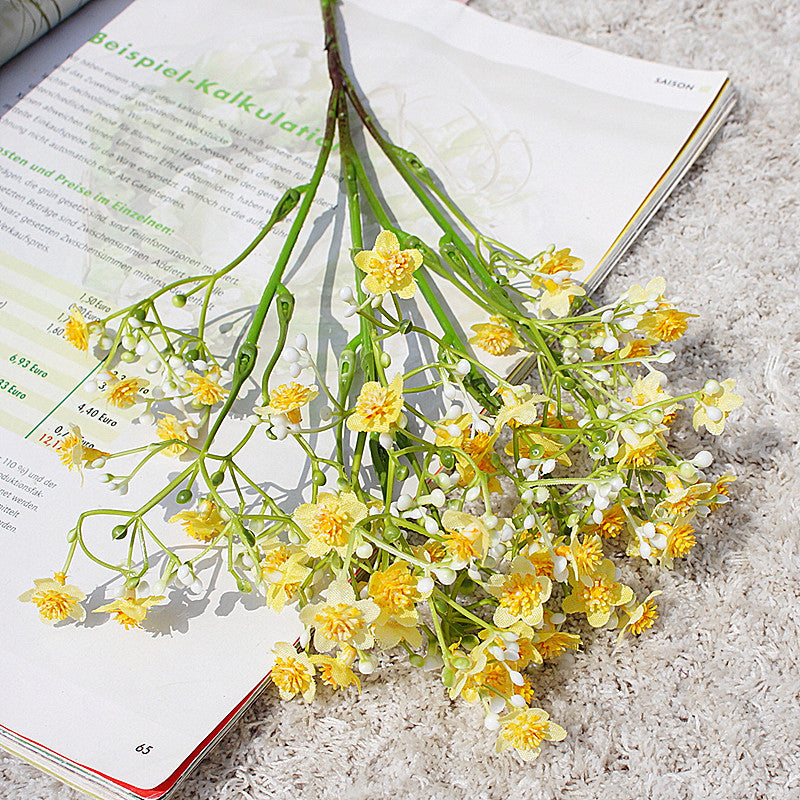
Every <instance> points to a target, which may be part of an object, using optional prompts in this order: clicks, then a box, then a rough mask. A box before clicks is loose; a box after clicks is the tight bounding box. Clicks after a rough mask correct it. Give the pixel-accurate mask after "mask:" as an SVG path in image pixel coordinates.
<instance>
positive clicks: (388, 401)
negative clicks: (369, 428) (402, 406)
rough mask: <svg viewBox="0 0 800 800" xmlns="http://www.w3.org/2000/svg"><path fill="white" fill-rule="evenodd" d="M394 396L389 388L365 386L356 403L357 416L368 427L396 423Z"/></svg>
mask: <svg viewBox="0 0 800 800" xmlns="http://www.w3.org/2000/svg"><path fill="white" fill-rule="evenodd" d="M394 399H395V398H394V394H393V392H392V390H391V389H390V388H389V387H388V386H380V385H378V384H376V385H374V386H367V385H365V386H364V389H363V390H362V392H361V394H360V396H359V398H358V403H356V414H357V415H358V416H359V417H360V418H361V421H362V422H363V423H365V424H367V425H375V424H381V423H388V424H391V423H393V422H395V420H396V416H395V415H394V414H393V409H392V406H393V405H394Z"/></svg>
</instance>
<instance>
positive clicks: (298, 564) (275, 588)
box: [261, 542, 311, 611]
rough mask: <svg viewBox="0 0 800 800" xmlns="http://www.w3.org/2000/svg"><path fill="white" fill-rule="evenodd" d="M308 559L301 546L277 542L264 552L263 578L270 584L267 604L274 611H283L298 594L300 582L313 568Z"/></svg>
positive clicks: (262, 563) (262, 561) (262, 562)
mask: <svg viewBox="0 0 800 800" xmlns="http://www.w3.org/2000/svg"><path fill="white" fill-rule="evenodd" d="M307 559H308V556H307V554H306V552H305V551H304V550H302V549H300V548H297V547H294V546H290V545H286V544H283V543H281V542H276V543H274V544H273V545H272V546H270V547H269V548H267V549H266V550H265V552H264V557H263V558H262V560H261V579H262V580H263V581H264V582H265V583H266V584H268V588H267V596H266V600H267V605H268V606H269V607H270V608H271V609H272V610H273V611H282V610H283V609H284V607H285V606H286V603H288V602H289V601H291V600H294V598H295V597H296V596H297V591H298V589H299V588H300V584H301V583H302V582H303V581H304V580H305V579H306V578H307V577H308V574H309V573H310V572H311V570H310V569H309V568H308V567H307V566H305V562H306V560H307Z"/></svg>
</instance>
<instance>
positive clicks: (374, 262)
mask: <svg viewBox="0 0 800 800" xmlns="http://www.w3.org/2000/svg"><path fill="white" fill-rule="evenodd" d="M353 261H354V262H355V265H356V266H357V267H358V268H359V269H360V270H361V271H362V272H365V273H366V276H367V277H366V278H365V279H364V288H365V289H366V290H367V291H369V292H372V293H373V294H384V292H396V293H397V294H398V295H399V296H400V297H402V298H404V299H408V298H409V297H413V296H414V293H415V292H416V291H417V284H416V282H415V281H414V272H415V271H416V270H417V269H419V267H420V265H421V264H422V253H420V251H419V250H402V251H401V250H400V243H399V242H398V241H397V237H396V236H395V235H394V234H393V233H392V232H391V231H381V232H380V233H379V234H378V238H377V239H376V240H375V248H374V249H373V250H362V251H361V252H360V253H358V254H357V255H356V256H355V258H354V259H353Z"/></svg>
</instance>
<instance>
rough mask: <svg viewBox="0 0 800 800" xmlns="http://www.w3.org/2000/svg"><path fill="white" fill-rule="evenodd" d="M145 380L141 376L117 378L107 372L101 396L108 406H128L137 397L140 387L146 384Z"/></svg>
mask: <svg viewBox="0 0 800 800" xmlns="http://www.w3.org/2000/svg"><path fill="white" fill-rule="evenodd" d="M147 383H148V382H147V381H146V380H143V379H142V378H125V379H124V380H119V379H118V378H117V377H115V376H114V375H112V374H111V373H109V374H108V383H107V384H106V388H105V390H104V391H103V395H102V396H103V397H104V398H105V400H106V402H107V403H108V404H109V405H110V406H116V407H117V408H130V407H131V406H132V405H133V404H134V403H135V402H136V400H137V399H138V398H137V395H138V393H139V390H140V389H143V388H144V387H145V386H147Z"/></svg>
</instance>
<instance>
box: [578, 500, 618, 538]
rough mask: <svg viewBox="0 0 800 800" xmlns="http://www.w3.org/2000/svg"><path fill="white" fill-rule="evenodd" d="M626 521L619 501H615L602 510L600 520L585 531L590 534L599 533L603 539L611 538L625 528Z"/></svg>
mask: <svg viewBox="0 0 800 800" xmlns="http://www.w3.org/2000/svg"><path fill="white" fill-rule="evenodd" d="M626 523H627V518H626V517H625V512H624V511H623V510H622V505H621V504H620V503H615V504H614V505H613V506H610V507H609V508H607V509H606V510H605V511H603V521H602V522H600V523H598V524H596V525H590V526H589V527H588V528H587V529H586V531H587V533H590V534H595V533H596V534H599V535H600V536H602V537H603V538H604V539H612V538H613V537H615V536H619V535H620V534H621V533H622V531H624V530H625V525H626Z"/></svg>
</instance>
